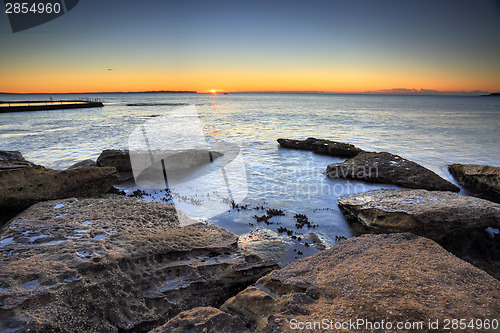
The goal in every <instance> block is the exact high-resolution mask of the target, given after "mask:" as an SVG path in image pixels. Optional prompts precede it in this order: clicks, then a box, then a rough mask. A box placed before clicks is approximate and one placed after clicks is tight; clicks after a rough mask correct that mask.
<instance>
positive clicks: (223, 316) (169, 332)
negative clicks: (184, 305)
mask: <svg viewBox="0 0 500 333" xmlns="http://www.w3.org/2000/svg"><path fill="white" fill-rule="evenodd" d="M185 332H192V333H207V332H218V333H225V332H238V333H240V332H241V333H244V332H248V330H247V329H246V328H245V325H244V324H243V321H242V320H241V319H240V318H239V317H238V316H234V315H230V314H228V313H226V312H222V311H221V310H219V309H216V308H213V307H198V308H194V309H191V310H187V311H183V312H181V313H179V314H178V315H177V316H175V317H174V318H172V319H170V320H169V321H168V322H167V323H166V324H165V325H163V326H161V327H158V328H156V329H154V330H152V331H150V333H185Z"/></svg>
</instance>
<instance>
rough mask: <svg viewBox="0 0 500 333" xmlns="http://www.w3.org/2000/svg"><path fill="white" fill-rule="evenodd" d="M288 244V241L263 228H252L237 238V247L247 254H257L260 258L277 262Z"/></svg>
mask: <svg viewBox="0 0 500 333" xmlns="http://www.w3.org/2000/svg"><path fill="white" fill-rule="evenodd" d="M289 246H290V241H288V240H286V239H285V238H284V237H282V236H281V235H279V234H278V233H276V232H274V231H272V230H269V229H265V228H257V229H254V230H252V231H251V232H249V233H247V234H244V235H241V236H240V237H239V238H238V247H239V248H240V249H241V251H242V252H243V253H244V254H246V255H247V256H257V257H258V258H261V260H269V261H273V262H277V263H279V262H280V260H281V259H282V256H283V253H284V252H285V251H286V250H287V249H288V247H289Z"/></svg>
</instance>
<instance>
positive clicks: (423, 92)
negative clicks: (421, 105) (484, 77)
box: [0, 88, 500, 96]
mask: <svg viewBox="0 0 500 333" xmlns="http://www.w3.org/2000/svg"><path fill="white" fill-rule="evenodd" d="M499 92H500V91H499ZM499 92H490V91H482V90H470V91H465V90H457V91H442V90H431V89H407V88H395V89H382V90H369V91H359V92H341V91H324V90H242V91H231V90H227V91H226V90H218V89H217V90H216V92H215V93H214V92H211V91H210V90H206V91H195V90H145V91H96V92H89V91H87V92H0V94H5V95H7V94H9V95H50V94H57V95H62V94H67V95H75V94H147V93H150V94H152V93H186V94H229V93H231V94H238V93H241V94H245V93H246V94H266V93H267V94H273V93H274V94H323V95H412V96H430V95H431V96H432V95H435V96H449V95H455V96H475V95H485V94H486V95H488V94H495V93H496V94H498V93H499Z"/></svg>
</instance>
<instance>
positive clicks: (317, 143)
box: [278, 138, 363, 157]
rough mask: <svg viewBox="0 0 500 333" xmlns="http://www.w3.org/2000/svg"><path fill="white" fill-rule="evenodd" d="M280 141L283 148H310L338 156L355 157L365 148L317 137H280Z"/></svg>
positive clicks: (320, 152)
mask: <svg viewBox="0 0 500 333" xmlns="http://www.w3.org/2000/svg"><path fill="white" fill-rule="evenodd" d="M278 143H279V144H280V146H281V147H283V148H290V149H300V150H310V151H313V152H315V153H319V154H325V155H331V156H338V157H354V156H356V155H358V154H359V153H361V152H363V150H361V149H359V148H357V147H355V146H354V145H351V144H348V143H343V142H336V141H330V140H323V139H315V138H308V139H306V140H292V139H278Z"/></svg>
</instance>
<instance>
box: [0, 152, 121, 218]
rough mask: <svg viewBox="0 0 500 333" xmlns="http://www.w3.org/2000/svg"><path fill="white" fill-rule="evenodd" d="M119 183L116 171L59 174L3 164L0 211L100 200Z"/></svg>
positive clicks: (0, 165) (31, 166) (27, 164)
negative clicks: (83, 199) (63, 200)
mask: <svg viewBox="0 0 500 333" xmlns="http://www.w3.org/2000/svg"><path fill="white" fill-rule="evenodd" d="M117 179H118V173H117V172H116V169H115V168H89V167H85V168H80V169H75V170H63V171H59V170H52V169H47V168H45V167H43V166H40V165H35V164H33V163H30V162H26V161H0V207H2V209H5V210H6V211H18V212H19V211H20V210H22V209H25V208H26V207H28V206H30V205H32V204H33V203H35V202H38V201H44V200H52V199H61V198H69V197H92V196H98V195H102V194H104V193H106V192H107V191H108V190H109V188H110V187H111V186H112V185H113V184H114V183H115V181H116V180H117Z"/></svg>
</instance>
